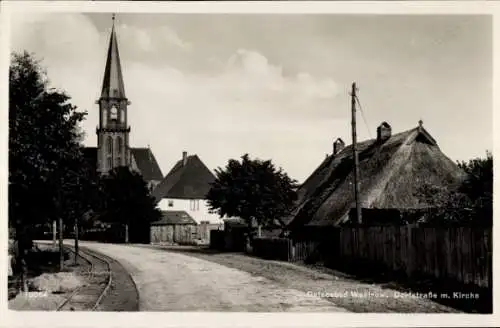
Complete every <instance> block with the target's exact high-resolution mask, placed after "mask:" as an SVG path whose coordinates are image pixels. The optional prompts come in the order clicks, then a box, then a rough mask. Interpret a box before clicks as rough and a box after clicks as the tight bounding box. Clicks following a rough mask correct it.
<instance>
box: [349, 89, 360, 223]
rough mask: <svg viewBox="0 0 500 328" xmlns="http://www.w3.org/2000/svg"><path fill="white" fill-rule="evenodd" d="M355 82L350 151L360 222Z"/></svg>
mask: <svg viewBox="0 0 500 328" xmlns="http://www.w3.org/2000/svg"><path fill="white" fill-rule="evenodd" d="M356 91H357V89H356V82H353V84H352V91H351V113H352V120H351V124H352V152H353V154H352V155H353V159H354V201H355V203H356V218H357V222H358V224H361V206H360V204H359V159H358V146H357V140H356V139H357V138H356Z"/></svg>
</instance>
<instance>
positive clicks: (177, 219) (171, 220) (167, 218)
mask: <svg viewBox="0 0 500 328" xmlns="http://www.w3.org/2000/svg"><path fill="white" fill-rule="evenodd" d="M162 215H163V217H162V219H161V220H159V221H156V222H152V223H151V225H174V224H193V225H197V224H198V223H196V221H195V220H194V219H193V218H192V217H191V216H190V215H189V214H188V213H187V212H185V211H162Z"/></svg>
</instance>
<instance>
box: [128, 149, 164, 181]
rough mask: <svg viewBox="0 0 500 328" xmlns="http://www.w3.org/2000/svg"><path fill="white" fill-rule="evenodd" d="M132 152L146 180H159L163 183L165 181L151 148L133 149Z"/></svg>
mask: <svg viewBox="0 0 500 328" xmlns="http://www.w3.org/2000/svg"><path fill="white" fill-rule="evenodd" d="M130 152H131V153H132V156H133V157H134V159H135V163H136V164H137V168H138V169H139V171H140V172H141V174H142V176H143V177H144V180H146V181H151V180H157V181H161V180H162V179H163V174H162V173H161V170H160V167H159V166H158V162H157V161H156V158H155V156H154V155H153V152H152V151H151V149H149V148H131V149H130Z"/></svg>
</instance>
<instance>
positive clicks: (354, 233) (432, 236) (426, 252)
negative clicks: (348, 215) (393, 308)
mask: <svg viewBox="0 0 500 328" xmlns="http://www.w3.org/2000/svg"><path fill="white" fill-rule="evenodd" d="M333 231H336V232H333ZM491 238H492V229H485V228H474V227H425V226H424V227H422V226H413V225H406V226H369V227H363V226H362V227H360V226H356V227H340V228H337V229H336V230H332V234H331V238H330V239H324V238H321V239H319V238H318V239H314V238H308V239H301V240H292V239H286V238H258V239H256V240H255V242H254V246H253V253H254V254H255V255H257V256H259V257H263V258H267V259H275V260H284V261H306V262H307V261H309V262H312V261H315V260H322V261H330V262H331V261H333V262H337V263H338V264H339V263H350V264H352V265H356V264H357V263H369V264H370V265H373V266H376V267H380V268H384V269H385V270H389V271H393V272H400V273H403V274H405V275H407V276H409V277H413V276H427V277H434V278H437V279H452V280H454V281H457V282H460V283H464V284H474V285H477V286H480V287H490V286H491V278H492V277H491V276H492V240H491Z"/></svg>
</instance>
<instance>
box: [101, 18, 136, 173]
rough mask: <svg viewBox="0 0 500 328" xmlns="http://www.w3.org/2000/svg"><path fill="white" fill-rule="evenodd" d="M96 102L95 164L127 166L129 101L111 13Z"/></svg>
mask: <svg viewBox="0 0 500 328" xmlns="http://www.w3.org/2000/svg"><path fill="white" fill-rule="evenodd" d="M97 104H99V126H98V127H97V130H96V133H97V148H98V152H97V153H98V156H97V161H98V166H97V167H98V170H99V172H101V173H107V172H108V171H109V170H112V169H113V168H115V167H117V166H128V165H130V147H129V134H130V127H129V126H127V117H128V113H127V111H128V105H130V102H129V101H128V99H127V98H126V96H125V87H124V84H123V76H122V68H121V64H120V55H119V53H118V41H117V38H116V32H115V16H114V15H113V27H112V28H111V36H110V39H109V47H108V55H107V58H106V68H105V70H104V79H103V83H102V91H101V97H100V98H99V100H97Z"/></svg>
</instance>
